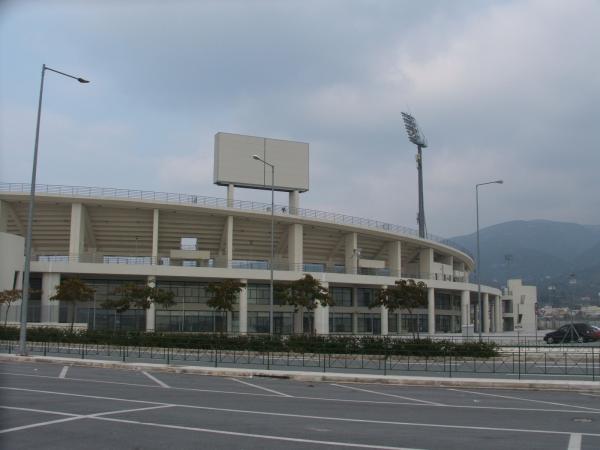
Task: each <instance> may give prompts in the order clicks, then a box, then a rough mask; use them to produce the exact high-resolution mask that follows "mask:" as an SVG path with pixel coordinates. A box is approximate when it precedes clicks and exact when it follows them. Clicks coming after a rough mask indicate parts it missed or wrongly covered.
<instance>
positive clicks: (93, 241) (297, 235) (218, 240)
mask: <svg viewBox="0 0 600 450" xmlns="http://www.w3.org/2000/svg"><path fill="white" fill-rule="evenodd" d="M215 141H216V142H215V182H216V183H217V184H221V185H224V186H226V189H227V197H226V198H222V199H220V198H210V197H202V196H197V195H188V194H170V193H163V192H149V191H139V190H128V189H115V188H95V187H80V186H76V187H75V186H56V185H38V186H37V188H36V204H35V218H34V223H33V239H32V248H33V251H32V261H31V266H30V267H31V269H30V270H31V277H30V280H31V286H32V287H33V288H37V291H36V292H35V293H33V294H32V296H31V299H30V303H29V312H28V316H29V320H30V321H32V322H43V323H57V322H67V321H68V317H69V312H68V311H67V309H68V308H67V306H66V305H61V304H60V302H57V301H51V300H50V297H52V296H53V295H54V293H55V288H56V286H57V285H58V284H59V283H60V280H61V279H63V278H67V277H74V276H77V277H79V278H81V279H82V280H84V281H85V282H86V283H88V284H89V285H90V286H91V287H92V288H93V289H95V291H96V294H95V299H94V301H93V302H90V303H89V304H83V303H80V304H78V305H77V307H76V322H78V323H85V324H87V326H88V327H90V328H92V327H93V328H97V329H100V328H102V329H106V328H108V329H138V330H143V329H146V330H157V331H187V332H213V331H227V332H231V333H265V332H268V331H269V301H270V294H269V292H270V291H269V282H270V276H271V273H270V264H272V267H273V271H274V272H273V277H274V280H275V282H281V281H292V280H297V279H299V278H301V277H302V276H303V275H304V274H305V273H310V274H311V275H313V276H314V277H315V278H317V279H319V280H320V281H321V283H322V284H323V285H324V286H326V287H328V289H329V291H330V293H331V295H332V296H333V299H334V301H335V306H330V307H321V306H318V307H317V308H316V309H315V310H314V312H310V313H309V312H305V311H304V312H303V311H298V312H295V311H294V308H293V307H291V306H282V305H279V304H278V302H277V299H275V307H274V316H273V320H274V331H275V332H277V333H301V332H312V331H314V332H316V333H320V334H328V333H331V334H342V333H355V334H375V335H394V334H406V333H413V332H415V331H419V332H420V333H421V334H430V335H435V334H439V333H458V334H461V333H473V332H477V331H478V329H479V327H480V326H481V327H482V331H483V332H484V333H500V332H503V331H512V327H514V324H515V321H514V318H513V319H511V320H508V319H509V318H512V317H513V315H514V313H513V311H512V309H510V310H508V308H507V306H506V304H505V305H504V307H503V300H502V292H501V291H500V290H499V289H496V288H493V287H489V286H482V287H481V291H482V298H483V302H482V304H483V308H484V315H483V316H484V319H483V323H481V324H479V323H477V322H478V321H477V320H476V317H478V309H477V285H475V284H472V283H470V282H469V273H470V272H471V271H473V270H474V262H473V258H472V257H471V256H470V255H469V254H468V253H467V252H466V251H465V250H463V249H461V248H459V247H457V246H456V245H454V244H453V243H451V242H448V241H445V240H443V239H438V238H435V237H433V236H427V238H421V237H419V236H418V233H417V232H416V231H413V230H411V229H408V228H405V227H401V226H397V225H392V224H388V223H382V222H378V221H375V220H371V219H361V218H357V217H351V216H346V215H343V214H336V213H327V212H321V211H315V210H311V209H305V208H301V207H300V194H301V192H304V191H306V190H308V145H307V144H302V143H293V142H289V141H278V140H270V139H263V138H252V137H247V136H238V135H229V134H225V133H218V134H217V135H216V139H215ZM253 156H254V160H253ZM267 162H268V163H270V164H267ZM270 165H272V166H273V169H272V170H273V172H275V179H273V178H271V174H272V173H273V172H271V168H270V167H269V166H270ZM279 173H280V175H278V174H279ZM275 180H277V183H275ZM240 187H241V188H244V187H250V188H263V189H265V188H266V189H271V188H273V189H274V190H278V191H287V192H289V203H288V204H287V205H274V208H272V205H271V204H265V203H257V202H251V201H240V200H236V199H235V198H234V192H235V189H236V188H240ZM29 189H30V185H29V184H15V183H0V254H1V255H2V256H1V258H0V290H3V289H11V288H13V287H20V286H21V284H22V273H23V265H24V258H23V253H24V251H23V249H24V236H25V235H26V227H27V211H28V205H29ZM224 189H225V188H224ZM272 225H273V227H274V234H273V246H272V245H271V226H272ZM272 249H273V253H274V258H273V260H272V261H271V251H272ZM399 278H410V279H415V280H422V281H424V282H425V283H426V284H427V291H428V307H427V308H424V309H420V310H414V311H412V312H411V313H410V314H409V313H408V312H407V311H395V312H394V313H390V312H388V311H387V310H386V309H385V308H379V307H377V308H374V309H370V308H369V307H368V306H369V304H370V303H371V300H372V298H373V296H374V294H375V292H376V290H377V289H378V288H380V287H382V286H388V285H393V284H394V282H395V281H396V280H398V279H399ZM224 279H235V280H240V281H242V282H243V283H244V284H245V285H246V287H245V288H243V289H242V292H241V294H240V297H239V301H238V304H237V305H236V308H235V310H234V311H233V312H227V313H220V312H216V311H214V310H213V309H211V308H209V307H208V306H207V304H206V301H207V294H206V286H207V284H208V283H210V282H215V281H220V280H224ZM129 282H135V283H149V284H152V285H156V286H158V287H160V288H162V289H165V290H171V291H173V292H174V293H175V300H176V302H177V303H176V305H175V306H172V307H170V308H168V309H157V308H156V307H154V306H152V307H151V308H150V309H148V310H130V311H127V312H126V313H123V314H121V315H119V314H116V313H115V312H114V311H112V310H103V309H101V308H100V306H99V305H101V303H102V302H103V301H104V300H105V299H106V298H107V297H110V296H111V295H113V292H114V290H115V288H117V287H118V286H120V285H123V284H124V283H129ZM505 310H506V311H505ZM18 311H19V307H18V306H13V308H12V311H11V312H10V313H9V321H10V320H18V319H17V318H18ZM4 313H5V310H2V319H4Z"/></svg>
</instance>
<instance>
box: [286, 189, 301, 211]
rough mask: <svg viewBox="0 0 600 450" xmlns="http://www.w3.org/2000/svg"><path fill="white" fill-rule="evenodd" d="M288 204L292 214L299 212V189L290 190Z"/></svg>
mask: <svg viewBox="0 0 600 450" xmlns="http://www.w3.org/2000/svg"><path fill="white" fill-rule="evenodd" d="M288 206H289V209H290V214H294V215H297V214H298V208H300V192H299V191H290V196H289V205H288Z"/></svg>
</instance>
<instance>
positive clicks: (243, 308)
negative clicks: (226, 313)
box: [239, 280, 248, 334]
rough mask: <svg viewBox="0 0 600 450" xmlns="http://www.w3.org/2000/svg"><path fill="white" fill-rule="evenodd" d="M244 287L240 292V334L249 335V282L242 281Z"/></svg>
mask: <svg viewBox="0 0 600 450" xmlns="http://www.w3.org/2000/svg"><path fill="white" fill-rule="evenodd" d="M240 283H242V284H243V285H244V287H242V290H241V291H240V297H239V312H240V320H239V323H240V334H246V333H248V280H240Z"/></svg>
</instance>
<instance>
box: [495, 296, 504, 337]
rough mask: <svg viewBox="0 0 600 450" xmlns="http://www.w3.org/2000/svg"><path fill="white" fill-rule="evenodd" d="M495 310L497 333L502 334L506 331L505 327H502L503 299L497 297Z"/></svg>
mask: <svg viewBox="0 0 600 450" xmlns="http://www.w3.org/2000/svg"><path fill="white" fill-rule="evenodd" d="M494 310H495V314H494V316H495V319H496V333H502V332H503V331H504V327H503V326H502V325H503V323H502V297H501V296H499V295H496V300H495V302H494Z"/></svg>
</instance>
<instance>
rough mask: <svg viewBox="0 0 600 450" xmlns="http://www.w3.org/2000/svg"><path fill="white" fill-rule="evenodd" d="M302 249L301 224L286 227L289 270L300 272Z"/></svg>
mask: <svg viewBox="0 0 600 450" xmlns="http://www.w3.org/2000/svg"><path fill="white" fill-rule="evenodd" d="M290 195H291V194H290ZM302 247H303V231H302V224H299V223H293V224H291V225H289V226H288V261H289V264H290V270H294V271H296V272H300V271H302V263H303V262H304V260H303V257H304V255H303V251H302V250H303V248H302Z"/></svg>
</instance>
